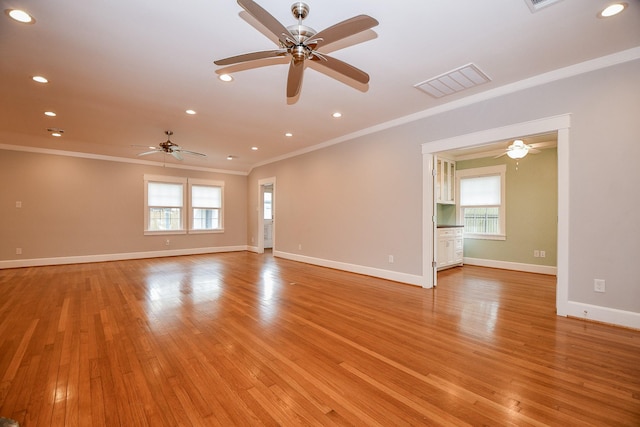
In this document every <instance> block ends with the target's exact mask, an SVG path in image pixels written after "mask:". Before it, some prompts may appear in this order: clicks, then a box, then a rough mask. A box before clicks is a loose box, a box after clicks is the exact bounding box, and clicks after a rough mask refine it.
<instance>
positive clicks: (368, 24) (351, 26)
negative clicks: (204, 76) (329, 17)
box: [214, 0, 378, 98]
mask: <svg viewBox="0 0 640 427" xmlns="http://www.w3.org/2000/svg"><path fill="white" fill-rule="evenodd" d="M238 4H239V5H240V6H241V7H242V8H243V9H244V10H246V11H247V12H248V13H249V15H251V16H252V17H253V18H255V19H256V20H257V21H258V22H260V23H261V24H262V25H264V26H265V27H266V28H267V29H268V30H269V31H270V32H271V33H273V34H274V35H275V36H276V37H277V38H278V44H279V46H280V48H279V49H275V50H266V51H260V52H253V53H246V54H243V55H237V56H232V57H229V58H225V59H219V60H217V61H214V64H216V65H232V64H237V63H241V62H247V61H253V60H258V59H267V58H275V57H280V56H282V57H284V56H287V55H289V56H291V61H290V63H289V75H288V78H287V98H295V97H296V96H298V94H299V93H300V88H301V86H302V74H303V71H304V66H305V61H307V60H309V61H314V62H315V63H317V64H320V65H323V66H325V67H327V68H329V69H331V70H333V71H335V72H337V73H340V74H342V75H344V76H347V77H349V78H351V79H353V80H355V81H357V82H360V83H362V84H367V83H368V82H369V75H368V74H367V73H365V72H364V71H362V70H359V69H358V68H356V67H354V66H352V65H349V64H347V63H346V62H342V61H340V60H339V59H335V58H332V57H330V56H329V55H327V54H325V53H320V52H318V49H320V48H321V47H323V46H326V45H328V44H330V43H333V42H336V41H338V40H342V39H344V38H346V37H349V36H352V35H354V34H358V33H360V32H362V31H365V30H368V29H370V28H372V27H375V26H376V25H378V21H376V20H375V19H374V18H372V17H370V16H367V15H358V16H354V17H353V18H350V19H347V20H344V21H341V22H339V23H337V24H335V25H332V26H331V27H329V28H326V29H324V30H322V31H320V32H316V31H315V30H314V29H313V28H310V27H307V26H306V25H302V20H303V19H305V18H306V17H307V15H308V14H309V6H308V5H307V4H306V3H303V2H295V3H294V4H293V5H292V6H291V12H292V13H293V16H294V17H295V18H296V19H297V20H298V24H297V25H291V26H289V27H285V26H284V25H282V24H281V23H280V22H279V21H278V20H276V19H275V18H274V17H273V16H272V15H271V14H270V13H269V12H267V11H266V10H264V9H263V8H262V7H261V6H259V5H258V4H257V3H255V2H253V1H252V0H238Z"/></svg>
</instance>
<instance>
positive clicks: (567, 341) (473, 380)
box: [0, 252, 640, 427]
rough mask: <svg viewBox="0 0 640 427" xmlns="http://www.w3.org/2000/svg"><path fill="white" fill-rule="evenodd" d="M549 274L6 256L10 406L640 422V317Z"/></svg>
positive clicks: (254, 418) (209, 418)
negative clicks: (634, 325)
mask: <svg viewBox="0 0 640 427" xmlns="http://www.w3.org/2000/svg"><path fill="white" fill-rule="evenodd" d="M554 306H555V278H554V277H551V276H544V275H535V274H529V273H518V272H508V271H501V270H492V269H486V268H480V267H470V266H465V267H463V268H456V269H452V270H448V271H444V272H441V273H440V276H439V286H438V288H437V289H436V290H427V289H421V288H418V287H413V286H408V285H401V284H398V283H393V282H388V281H385V280H381V279H375V278H371V277H367V276H360V275H355V274H350V273H345V272H339V271H335V270H331V269H325V268H320V267H315V266H310V265H305V264H300V263H295V262H292V261H287V260H283V259H277V258H275V259H274V258H273V257H271V256H269V255H265V256H261V255H256V254H253V253H249V252H237V253H225V254H214V255H199V256H189V257H177V258H167V259H149V260H133V261H122V262H111V263H99V264H80V265H69V266H52V267H36V268H23V269H11V270H0V416H4V417H10V418H14V419H16V420H17V421H19V422H20V425H21V427H28V426H76V425H77V426H83V427H84V426H110V427H111V426H147V425H148V426H214V425H221V426H231V425H252V426H253V425H285V426H287V425H366V426H376V425H378V426H401V425H438V426H447V425H514V426H529V425H536V426H540V425H551V426H560V425H561V426H571V425H576V426H587V425H594V426H615V425H627V426H638V425H640V331H633V330H629V329H624V328H617V327H612V326H607V325H601V324H596V323H588V322H584V321H581V320H577V319H567V318H560V317H557V316H556V315H555V309H554Z"/></svg>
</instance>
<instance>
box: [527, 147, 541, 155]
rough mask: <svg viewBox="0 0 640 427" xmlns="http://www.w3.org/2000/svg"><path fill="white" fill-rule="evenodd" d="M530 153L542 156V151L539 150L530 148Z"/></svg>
mask: <svg viewBox="0 0 640 427" xmlns="http://www.w3.org/2000/svg"><path fill="white" fill-rule="evenodd" d="M529 153H531V154H540V150H538V149H537V148H529Z"/></svg>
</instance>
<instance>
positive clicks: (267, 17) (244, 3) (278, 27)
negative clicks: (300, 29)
mask: <svg viewBox="0 0 640 427" xmlns="http://www.w3.org/2000/svg"><path fill="white" fill-rule="evenodd" d="M238 4H239V5H240V6H241V7H242V8H243V9H244V10H246V11H247V12H248V13H249V15H251V16H253V17H254V18H255V19H256V20H257V21H258V22H260V23H261V24H262V25H264V26H265V27H266V28H267V29H268V30H269V31H271V32H272V33H273V34H275V36H276V37H277V38H278V40H280V41H281V42H282V43H283V44H285V45H286V44H287V42H286V39H287V37H289V38H291V39H292V40H295V38H294V37H293V35H291V33H290V32H289V30H287V27H285V26H284V25H282V24H281V23H280V21H278V20H277V19H276V18H274V17H273V16H272V15H271V14H270V13H269V12H267V11H266V10H264V9H263V8H262V7H261V6H260V5H259V4H257V3H256V2H253V1H251V0H238Z"/></svg>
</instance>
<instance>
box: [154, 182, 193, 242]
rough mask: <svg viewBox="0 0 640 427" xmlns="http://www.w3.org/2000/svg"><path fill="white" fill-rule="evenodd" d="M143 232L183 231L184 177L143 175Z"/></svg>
mask: <svg viewBox="0 0 640 427" xmlns="http://www.w3.org/2000/svg"><path fill="white" fill-rule="evenodd" d="M144 182H145V186H144V189H145V232H151V233H155V232H163V233H183V232H184V215H183V211H184V201H185V200H184V199H185V197H184V196H185V195H184V186H185V183H186V180H185V179H184V178H174V177H163V176H154V175H145V177H144Z"/></svg>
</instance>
